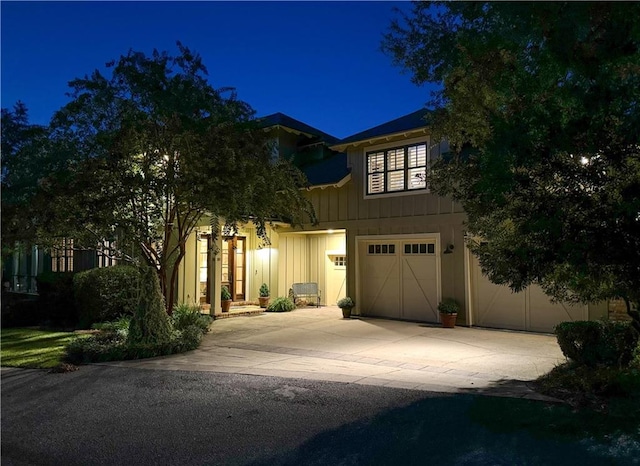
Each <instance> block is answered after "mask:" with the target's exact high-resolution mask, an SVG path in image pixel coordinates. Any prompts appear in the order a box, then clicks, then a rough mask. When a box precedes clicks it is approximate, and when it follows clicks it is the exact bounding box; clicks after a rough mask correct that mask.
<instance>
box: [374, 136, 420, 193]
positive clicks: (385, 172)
mask: <svg viewBox="0 0 640 466" xmlns="http://www.w3.org/2000/svg"><path fill="white" fill-rule="evenodd" d="M420 189H427V145H426V144H424V143H423V144H414V145H410V146H404V147H395V148H392V149H386V150H380V151H375V152H368V153H367V195H375V194H389V193H397V192H403V191H416V190H420Z"/></svg>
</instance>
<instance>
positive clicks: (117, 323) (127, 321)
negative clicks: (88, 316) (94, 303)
mask: <svg viewBox="0 0 640 466" xmlns="http://www.w3.org/2000/svg"><path fill="white" fill-rule="evenodd" d="M129 325H131V316H122V317H120V318H119V319H116V320H113V321H111V322H99V323H97V324H93V325H92V326H91V328H92V329H94V330H102V331H103V332H105V333H116V334H118V335H119V336H121V337H123V338H127V336H128V335H129Z"/></svg>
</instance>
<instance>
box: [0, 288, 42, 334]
mask: <svg viewBox="0 0 640 466" xmlns="http://www.w3.org/2000/svg"><path fill="white" fill-rule="evenodd" d="M0 302H1V306H2V315H1V316H0V325H2V328H9V327H31V326H35V325H38V324H39V323H40V322H41V321H42V320H43V315H42V314H43V312H42V310H43V309H44V308H43V307H41V306H40V304H39V302H38V296H34V295H29V294H25V293H5V292H3V293H2V299H1V300H0Z"/></svg>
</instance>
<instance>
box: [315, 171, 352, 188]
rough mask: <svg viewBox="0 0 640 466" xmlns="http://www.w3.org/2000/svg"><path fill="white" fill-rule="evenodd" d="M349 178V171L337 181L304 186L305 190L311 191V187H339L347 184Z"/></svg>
mask: <svg viewBox="0 0 640 466" xmlns="http://www.w3.org/2000/svg"><path fill="white" fill-rule="evenodd" d="M350 180H351V173H347V175H346V176H345V177H344V178H342V179H341V180H339V181H336V182H335V183H325V184H316V185H311V186H308V187H307V188H305V189H306V190H307V191H311V190H312V189H327V188H341V187H342V186H344V185H345V184H347V183H348V182H349V181H350Z"/></svg>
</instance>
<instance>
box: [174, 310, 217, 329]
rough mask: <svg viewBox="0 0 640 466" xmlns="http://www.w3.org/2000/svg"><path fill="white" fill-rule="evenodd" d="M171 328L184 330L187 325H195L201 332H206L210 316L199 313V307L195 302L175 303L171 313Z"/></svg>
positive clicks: (209, 323)
mask: <svg viewBox="0 0 640 466" xmlns="http://www.w3.org/2000/svg"><path fill="white" fill-rule="evenodd" d="M171 320H172V322H173V328H174V329H175V330H185V329H186V328H187V327H189V326H195V327H197V328H199V329H200V330H201V332H204V333H206V332H208V331H209V325H211V321H212V319H211V317H209V316H208V315H204V314H201V313H200V307H199V306H196V305H195V304H186V303H182V304H176V306H175V307H174V308H173V314H172V315H171Z"/></svg>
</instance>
